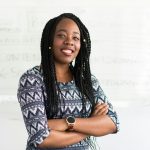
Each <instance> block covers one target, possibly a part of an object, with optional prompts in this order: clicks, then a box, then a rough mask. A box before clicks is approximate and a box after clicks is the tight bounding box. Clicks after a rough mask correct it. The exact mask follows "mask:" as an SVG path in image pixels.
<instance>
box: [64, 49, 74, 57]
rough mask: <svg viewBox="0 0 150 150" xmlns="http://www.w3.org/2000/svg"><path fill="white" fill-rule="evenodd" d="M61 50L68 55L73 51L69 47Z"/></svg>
mask: <svg viewBox="0 0 150 150" xmlns="http://www.w3.org/2000/svg"><path fill="white" fill-rule="evenodd" d="M62 52H63V53H64V54H65V55H67V56H70V55H71V54H72V53H73V50H71V49H62Z"/></svg>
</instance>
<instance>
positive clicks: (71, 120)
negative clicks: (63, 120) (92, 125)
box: [67, 116, 75, 123]
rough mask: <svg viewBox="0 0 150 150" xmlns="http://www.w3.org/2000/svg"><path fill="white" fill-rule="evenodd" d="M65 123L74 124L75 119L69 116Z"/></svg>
mask: <svg viewBox="0 0 150 150" xmlns="http://www.w3.org/2000/svg"><path fill="white" fill-rule="evenodd" d="M67 121H68V122H69V123H74V122H75V118H74V117H72V116H69V117H67Z"/></svg>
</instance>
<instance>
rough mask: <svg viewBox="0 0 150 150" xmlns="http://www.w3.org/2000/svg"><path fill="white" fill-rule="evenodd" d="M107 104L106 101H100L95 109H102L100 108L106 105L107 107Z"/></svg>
mask: <svg viewBox="0 0 150 150" xmlns="http://www.w3.org/2000/svg"><path fill="white" fill-rule="evenodd" d="M106 106H107V104H106V103H102V104H100V103H98V104H97V105H96V106H95V108H94V109H95V110H96V109H99V110H100V109H102V108H104V107H106Z"/></svg>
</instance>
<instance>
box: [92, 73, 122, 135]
mask: <svg viewBox="0 0 150 150" xmlns="http://www.w3.org/2000/svg"><path fill="white" fill-rule="evenodd" d="M92 85H93V90H94V98H95V102H96V103H107V104H108V106H109V108H108V113H107V115H108V116H109V117H110V118H111V119H112V121H113V122H114V123H115V125H116V128H117V131H119V119H118V116H117V113H116V111H115V110H114V108H113V105H112V104H111V103H110V101H109V100H108V99H107V97H106V95H105V94H104V91H103V90H102V88H101V86H100V84H99V81H98V80H97V79H96V77H95V76H93V75H92ZM117 131H116V132H117Z"/></svg>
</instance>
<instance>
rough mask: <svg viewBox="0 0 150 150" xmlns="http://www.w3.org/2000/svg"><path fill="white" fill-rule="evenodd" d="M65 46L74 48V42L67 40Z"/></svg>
mask: <svg viewBox="0 0 150 150" xmlns="http://www.w3.org/2000/svg"><path fill="white" fill-rule="evenodd" d="M64 44H65V45H67V46H73V41H72V40H71V39H66V40H65V41H64Z"/></svg>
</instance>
